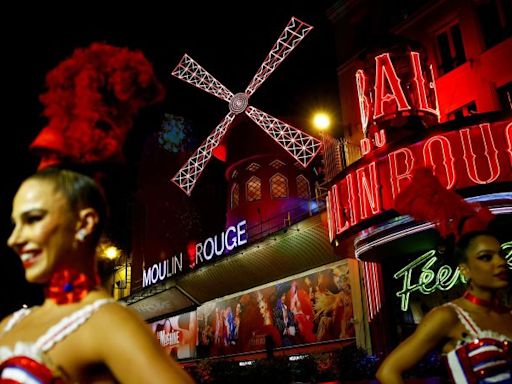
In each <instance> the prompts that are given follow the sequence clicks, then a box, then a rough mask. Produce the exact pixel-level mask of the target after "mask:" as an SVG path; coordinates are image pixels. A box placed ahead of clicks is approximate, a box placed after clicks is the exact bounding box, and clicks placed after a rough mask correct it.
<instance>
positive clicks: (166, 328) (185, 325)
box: [151, 311, 197, 359]
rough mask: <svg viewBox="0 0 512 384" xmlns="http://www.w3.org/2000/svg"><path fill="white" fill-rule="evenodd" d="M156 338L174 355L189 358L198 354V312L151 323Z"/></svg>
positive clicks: (179, 357)
mask: <svg viewBox="0 0 512 384" xmlns="http://www.w3.org/2000/svg"><path fill="white" fill-rule="evenodd" d="M151 329H152V330H153V332H154V334H155V336H156V338H157V339H158V341H159V342H160V344H161V345H162V347H164V349H165V351H166V352H167V353H168V354H169V355H170V356H172V357H174V358H178V359H188V358H193V357H195V356H196V341H197V317H196V312H195V311H194V312H187V313H182V314H181V315H177V316H172V317H168V318H165V319H161V320H158V321H155V322H153V323H151Z"/></svg>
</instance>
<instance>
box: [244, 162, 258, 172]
mask: <svg viewBox="0 0 512 384" xmlns="http://www.w3.org/2000/svg"><path fill="white" fill-rule="evenodd" d="M260 168H261V166H260V165H259V164H258V163H251V164H249V165H248V166H247V170H248V171H251V172H256V171H257V170H258V169H260Z"/></svg>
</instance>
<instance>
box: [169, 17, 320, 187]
mask: <svg viewBox="0 0 512 384" xmlns="http://www.w3.org/2000/svg"><path fill="white" fill-rule="evenodd" d="M312 29H313V27H312V26H310V25H308V24H306V23H304V22H303V21H301V20H299V19H297V18H295V17H292V18H291V20H290V21H289V23H288V25H287V26H286V28H285V29H284V31H283V32H282V33H281V35H280V36H279V39H278V40H277V42H276V43H275V44H274V46H273V47H272V49H271V50H270V52H269V54H268V55H267V57H266V58H265V61H264V62H263V64H262V65H261V66H260V68H259V69H258V71H257V72H256V75H254V77H253V79H252V80H251V82H250V83H249V85H248V86H247V88H246V90H245V92H241V93H237V94H233V93H232V92H231V91H230V90H229V89H227V88H226V87H225V86H224V85H222V83H221V82H219V81H218V80H217V79H216V78H215V77H213V76H212V75H211V74H209V73H208V72H207V71H206V70H205V69H204V68H203V67H201V66H200V65H199V64H198V63H197V62H196V61H194V60H193V59H192V58H191V57H190V56H188V55H187V54H185V55H184V56H183V58H182V59H181V60H180V62H179V63H178V65H177V66H176V68H174V70H173V71H172V74H173V75H174V76H176V77H177V78H179V79H182V80H184V81H186V82H187V83H190V84H192V85H194V86H195V87H197V88H200V89H202V90H203V91H206V92H208V93H211V94H212V95H214V96H217V97H218V98H220V99H222V100H225V101H227V102H228V103H229V112H228V114H227V115H226V116H225V117H224V119H222V121H221V122H220V124H219V125H217V127H216V128H215V129H214V130H213V132H212V133H211V134H210V135H209V136H208V137H207V138H206V140H205V141H204V142H203V143H202V144H201V146H200V147H199V148H198V149H197V150H196V151H195V152H194V154H193V155H192V157H190V158H189V159H188V161H187V162H186V163H185V164H184V165H183V166H182V167H181V169H180V170H179V171H178V172H177V173H176V175H174V177H173V178H172V181H173V182H174V183H175V184H177V185H178V186H179V187H180V188H181V189H182V190H183V191H184V192H185V193H186V194H187V195H190V194H191V192H192V189H193V188H194V185H195V183H196V182H197V180H198V178H199V176H200V175H201V172H202V171H203V169H204V167H205V166H206V164H207V163H208V161H209V160H210V158H211V156H212V151H213V150H214V149H215V147H217V146H218V145H219V143H220V142H221V140H222V138H223V137H224V135H225V134H226V132H227V130H228V128H229V126H230V124H231V123H232V122H233V119H234V118H235V116H236V115H238V114H240V113H242V112H245V113H246V114H247V115H248V116H249V117H250V118H251V119H252V120H253V121H254V122H255V123H256V124H258V125H259V126H260V127H261V128H262V129H263V130H264V131H265V132H266V133H267V134H268V135H269V136H270V137H272V138H273V139H274V140H275V141H276V142H277V143H278V144H279V145H281V146H282V147H283V148H284V149H285V150H286V151H287V152H288V153H289V154H290V155H292V156H293V157H294V158H295V159H296V160H297V161H299V162H300V164H302V166H304V167H306V166H307V165H308V164H309V163H310V162H311V160H313V158H314V157H315V155H316V154H317V153H318V151H319V150H320V147H321V142H320V140H318V139H316V138H314V137H312V136H310V135H308V134H306V133H304V132H302V131H300V130H298V129H297V128H295V127H292V126H291V125H288V124H286V123H284V122H282V121H281V120H279V119H276V118H275V117H272V116H270V115H269V114H266V113H265V112H262V111H260V110H259V109H256V108H254V107H251V106H249V97H250V96H251V95H252V94H253V93H254V91H256V89H258V87H259V86H260V85H261V84H262V83H263V82H264V81H265V80H266V79H267V78H268V77H269V76H270V74H271V73H272V72H273V71H274V70H275V69H276V68H277V67H278V66H279V64H280V63H281V62H282V61H283V60H284V59H285V58H286V56H288V55H289V54H290V52H291V51H292V50H293V49H294V48H295V47H296V46H297V45H298V44H299V43H300V42H301V41H302V39H303V38H304V37H305V36H306V35H307V34H308V32H309V31H311V30H312Z"/></svg>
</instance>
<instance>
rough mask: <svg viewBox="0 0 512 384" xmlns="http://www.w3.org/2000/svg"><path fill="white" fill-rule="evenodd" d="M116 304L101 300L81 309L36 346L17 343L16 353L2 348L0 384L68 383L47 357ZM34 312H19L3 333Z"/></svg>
mask: <svg viewBox="0 0 512 384" xmlns="http://www.w3.org/2000/svg"><path fill="white" fill-rule="evenodd" d="M111 302H114V300H113V299H99V300H96V301H94V302H93V303H91V304H89V305H87V306H85V307H83V308H81V309H79V310H78V311H76V312H74V313H72V314H70V315H69V316H67V317H65V318H63V319H62V320H60V321H59V322H58V323H57V324H55V325H54V326H52V327H51V328H50V329H48V331H47V332H46V333H45V334H43V335H42V336H41V337H39V339H37V340H36V341H34V342H32V343H27V342H21V341H20V342H17V343H16V345H15V346H14V348H13V349H11V348H10V347H6V346H0V384H61V383H65V382H66V381H65V380H64V379H63V378H62V377H60V376H61V375H60V374H59V372H58V371H56V370H54V369H52V368H53V367H49V366H48V364H47V363H46V362H45V353H46V352H48V351H49V350H51V349H52V348H53V347H54V346H55V345H56V344H57V343H59V342H60V341H62V340H63V339H64V338H65V337H66V336H68V335H70V334H71V333H73V332H74V331H76V330H77V329H78V328H79V327H80V326H81V325H83V324H84V323H85V322H86V321H87V320H88V319H89V318H90V317H91V316H92V315H93V314H94V313H95V312H96V311H97V310H98V309H99V308H100V307H102V306H103V305H105V304H108V303H111ZM31 311H32V308H22V309H20V310H19V311H17V312H15V313H14V314H13V315H12V317H11V319H10V320H9V321H8V323H7V324H6V326H5V328H4V329H3V330H2V331H1V333H2V334H5V333H7V332H9V331H10V330H11V329H12V328H13V327H14V326H15V325H16V324H17V323H18V322H20V321H21V320H22V319H23V318H25V317H26V316H27V315H29V314H30V312H31Z"/></svg>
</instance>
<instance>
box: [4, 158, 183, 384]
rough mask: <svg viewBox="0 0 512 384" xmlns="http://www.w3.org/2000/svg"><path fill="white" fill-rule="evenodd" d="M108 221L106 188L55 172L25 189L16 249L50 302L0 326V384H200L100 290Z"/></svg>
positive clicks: (17, 202)
mask: <svg viewBox="0 0 512 384" xmlns="http://www.w3.org/2000/svg"><path fill="white" fill-rule="evenodd" d="M105 216H106V208H105V203H104V199H103V196H102V194H101V192H100V190H99V188H98V186H97V185H96V184H95V182H94V181H93V180H92V179H90V178H89V177H87V176H84V175H81V174H78V173H76V172H73V171H68V170H59V169H55V168H47V169H44V170H42V171H39V172H38V173H36V174H34V175H32V176H30V177H29V178H27V179H26V180H25V181H24V182H23V183H22V184H21V186H20V187H19V189H18V191H17V193H16V196H15V198H14V202H13V209H12V220H13V222H14V229H13V231H12V234H11V236H10V237H9V240H8V245H9V246H10V247H11V248H12V249H13V250H14V251H15V252H16V253H17V254H18V255H19V256H20V258H21V260H22V262H23V266H24V268H25V276H26V279H27V280H28V281H29V282H31V283H38V284H44V285H45V286H46V288H45V300H44V302H43V304H42V305H41V306H37V307H33V308H22V309H21V310H19V311H17V312H15V313H14V314H12V315H11V316H8V317H7V318H5V319H4V320H3V321H2V322H1V323H0V382H2V383H4V382H5V383H42V384H46V383H92V382H99V381H102V380H103V381H102V382H104V381H108V382H110V381H116V380H117V382H121V383H144V382H148V381H150V382H151V383H192V380H191V379H190V378H189V377H188V375H187V374H186V373H185V371H184V370H183V369H182V368H181V367H180V366H179V365H178V364H177V363H176V362H174V361H173V360H172V359H171V358H170V357H169V356H167V355H166V353H165V351H164V350H163V349H162V348H161V346H160V345H159V344H158V341H157V340H156V338H155V337H154V335H153V333H152V332H151V329H150V328H149V326H148V325H147V324H146V323H144V321H143V320H142V319H140V318H139V317H138V315H137V314H136V313H135V312H133V311H132V310H131V309H129V308H127V307H125V306H123V305H120V304H118V303H116V302H114V300H113V299H111V298H110V297H109V295H108V294H107V293H106V291H104V290H103V289H102V288H101V287H100V286H99V282H98V278H97V272H96V254H95V250H96V246H97V243H98V241H99V239H100V235H101V231H102V228H103V225H104V222H105Z"/></svg>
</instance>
